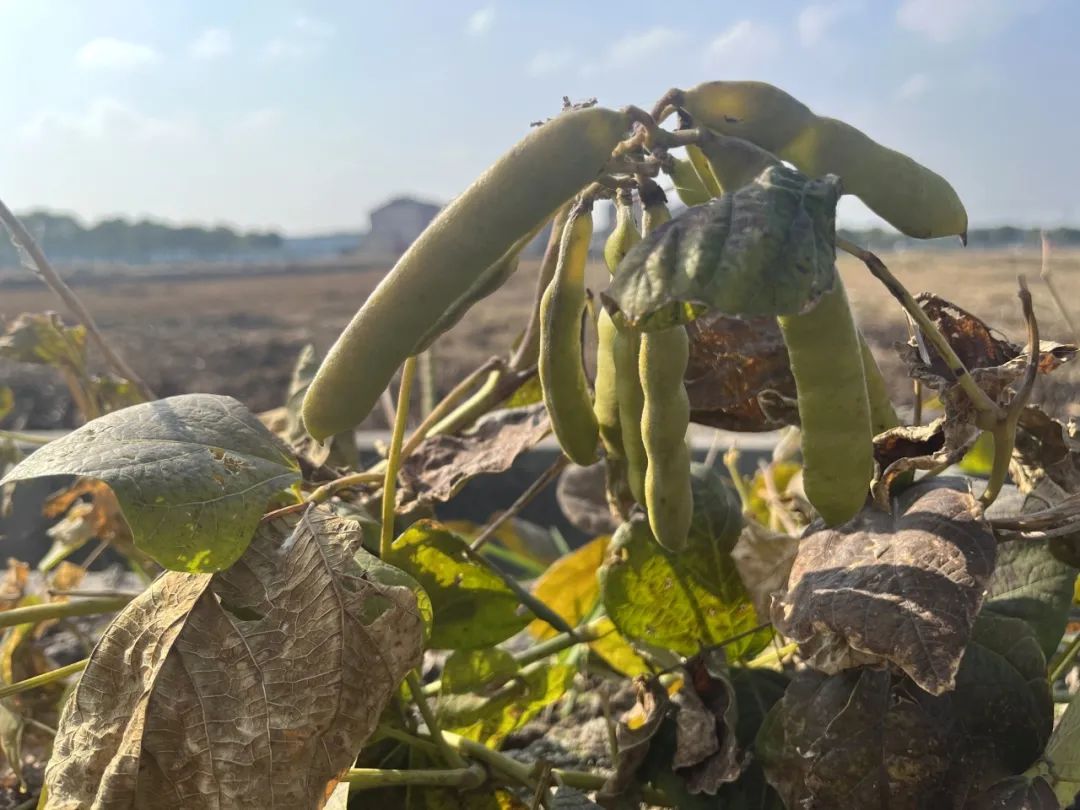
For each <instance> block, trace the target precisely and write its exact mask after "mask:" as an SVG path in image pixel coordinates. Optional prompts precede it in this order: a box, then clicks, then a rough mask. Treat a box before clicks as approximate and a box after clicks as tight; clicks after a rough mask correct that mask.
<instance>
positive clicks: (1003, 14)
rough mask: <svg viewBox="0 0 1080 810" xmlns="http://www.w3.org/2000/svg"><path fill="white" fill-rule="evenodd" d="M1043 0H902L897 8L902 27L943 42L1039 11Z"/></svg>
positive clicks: (987, 31) (990, 30)
mask: <svg viewBox="0 0 1080 810" xmlns="http://www.w3.org/2000/svg"><path fill="white" fill-rule="evenodd" d="M1041 5H1042V0H903V2H902V3H901V4H900V8H898V9H897V10H896V22H897V24H898V25H899V26H900V27H901V28H906V29H908V30H909V31H914V32H915V33H917V34H922V35H923V36H924V37H926V38H927V39H929V40H930V41H931V42H935V43H937V44H939V45H945V44H948V43H950V42H955V41H956V40H959V39H965V38H968V37H978V36H986V35H988V34H993V33H994V32H996V31H999V30H1001V29H1002V28H1005V27H1006V26H1007V25H1008V24H1009V23H1010V22H1012V21H1013V19H1015V18H1016V17H1019V16H1022V15H1024V14H1029V13H1032V12H1034V11H1038V10H1039V7H1040V6H1041Z"/></svg>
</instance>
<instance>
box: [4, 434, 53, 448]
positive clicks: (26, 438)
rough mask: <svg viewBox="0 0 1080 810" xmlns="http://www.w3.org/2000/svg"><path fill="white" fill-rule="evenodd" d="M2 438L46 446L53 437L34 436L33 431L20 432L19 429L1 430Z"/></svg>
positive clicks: (35, 445)
mask: <svg viewBox="0 0 1080 810" xmlns="http://www.w3.org/2000/svg"><path fill="white" fill-rule="evenodd" d="M0 439H7V440H9V441H13V442H22V443H23V444H32V445H33V446H34V447H44V446H45V445H47V444H48V443H49V442H51V441H52V439H50V438H48V437H46V436H34V435H33V434H31V433H19V431H17V430H0Z"/></svg>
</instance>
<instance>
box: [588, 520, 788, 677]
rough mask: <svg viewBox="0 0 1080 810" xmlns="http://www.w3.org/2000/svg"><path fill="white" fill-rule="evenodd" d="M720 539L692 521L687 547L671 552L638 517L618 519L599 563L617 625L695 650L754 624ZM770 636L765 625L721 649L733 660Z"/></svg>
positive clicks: (648, 639) (658, 642) (635, 635)
mask: <svg viewBox="0 0 1080 810" xmlns="http://www.w3.org/2000/svg"><path fill="white" fill-rule="evenodd" d="M694 526H695V527H698V526H700V524H699V523H698V522H697V521H696V520H695V524H694ZM722 545H723V543H722V542H714V540H713V538H712V537H710V536H708V535H703V534H702V533H701V532H700V531H696V530H695V529H694V528H692V529H691V532H690V537H689V542H688V545H687V547H686V549H684V550H683V551H682V552H680V553H678V554H673V553H672V552H669V551H667V550H666V549H664V548H662V547H661V546H660V544H659V543H657V542H656V540H655V539H654V538H653V536H652V533H651V532H650V531H649V525H648V523H647V522H646V521H645V520H644V519H642V518H640V517H635V518H633V519H631V520H630V521H629V522H628V523H624V524H623V525H622V526H620V527H619V530H618V531H617V532H616V533H615V537H614V540H613V542H612V545H611V548H610V549H609V551H608V556H607V560H606V561H605V563H604V567H603V569H601V590H602V593H603V600H604V606H605V608H606V609H607V613H608V615H609V616H610V617H611V620H612V621H613V622H614V623H615V626H616V627H617V628H618V629H619V632H620V633H622V634H623V635H624V636H626V637H627V638H629V639H631V640H636V641H641V642H644V643H647V644H650V645H654V646H660V647H667V648H669V649H671V650H673V651H675V652H677V653H680V654H681V655H694V654H695V653H697V652H698V651H699V650H700V649H701V648H702V647H704V646H708V645H710V644H717V643H719V642H722V641H726V640H727V639H729V638H732V637H734V636H737V635H739V634H741V633H745V632H747V631H748V630H752V629H753V628H754V627H756V626H757V624H758V619H757V614H756V611H755V610H754V606H753V604H752V603H751V602H750V597H749V595H748V594H747V593H746V589H745V588H744V587H743V584H742V582H741V581H740V579H739V575H738V572H737V571H736V570H735V564H734V562H733V561H732V559H731V556H730V555H729V554H727V553H725V552H724V551H723V550H722V548H721V546H722ZM769 638H771V634H770V633H769V631H768V630H763V631H761V632H758V633H754V634H752V635H749V636H747V637H745V638H742V639H739V640H738V641H735V642H732V643H731V644H729V645H728V646H727V648H726V649H727V654H728V656H729V657H730V658H731V659H732V660H738V659H741V658H744V657H748V656H751V655H753V654H754V653H756V652H758V651H759V650H761V649H763V648H764V646H765V645H766V644H768V642H769Z"/></svg>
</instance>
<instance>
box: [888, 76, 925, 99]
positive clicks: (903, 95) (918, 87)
mask: <svg viewBox="0 0 1080 810" xmlns="http://www.w3.org/2000/svg"><path fill="white" fill-rule="evenodd" d="M929 89H930V79H929V77H928V76H927V75H926V74H925V73H913V74H911V75H910V76H908V77H907V78H906V79H904V81H903V83H902V84H901V85H900V86H899V87H897V88H896V97H897V98H898V99H900V100H901V101H911V100H913V99H917V98H919V97H920V96H922V95H924V94H925V93H926V91H927V90H929Z"/></svg>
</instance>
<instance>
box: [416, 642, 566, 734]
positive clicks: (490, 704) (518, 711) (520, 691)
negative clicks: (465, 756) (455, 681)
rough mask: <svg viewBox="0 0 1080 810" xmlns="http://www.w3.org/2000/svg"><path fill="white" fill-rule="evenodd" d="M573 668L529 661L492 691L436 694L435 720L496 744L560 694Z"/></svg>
mask: <svg viewBox="0 0 1080 810" xmlns="http://www.w3.org/2000/svg"><path fill="white" fill-rule="evenodd" d="M574 672H575V670H574V668H573V667H570V666H567V665H565V664H550V663H547V662H538V663H536V664H530V665H529V666H527V667H525V668H524V669H522V670H521V672H519V673H518V674H517V676H516V677H514V678H512V679H510V680H509V681H507V682H506V683H505V684H503V685H502V686H500V687H498V688H497V689H495V690H493V691H490V692H484V693H483V694H478V693H470V694H458V695H449V696H446V697H442V698H440V699H439V703H438V709H437V714H438V717H439V721H440V722H441V723H442V725H443V728H446V729H448V730H450V731H453V732H455V733H457V734H461V735H462V736H463V737H468V738H469V739H473V740H478V741H479V742H482V743H484V744H485V745H487V746H490V747H492V748H498V746H499V744H500V743H501V742H502V741H503V740H504V739H506V736H507V735H508V734H510V732H512V731H514V730H515V729H518V728H521V727H522V726H523V725H525V724H526V723H528V722H529V721H530V720H532V719H533V718H534V717H536V716H537V715H538V714H539V713H540V712H541V711H542V710H543V709H544V707H545V706H549V705H551V704H552V703H554V702H555V701H556V700H558V699H559V698H561V697H562V696H563V695H564V694H565V693H566V690H567V689H569V688H570V686H571V685H572V684H573V681H574Z"/></svg>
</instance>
